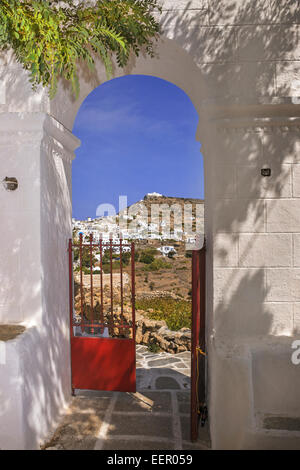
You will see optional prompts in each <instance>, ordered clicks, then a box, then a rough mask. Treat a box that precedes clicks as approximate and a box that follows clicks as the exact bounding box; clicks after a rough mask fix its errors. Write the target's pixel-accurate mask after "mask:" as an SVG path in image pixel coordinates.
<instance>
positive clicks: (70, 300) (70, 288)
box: [68, 238, 75, 395]
mask: <svg viewBox="0 0 300 470" xmlns="http://www.w3.org/2000/svg"><path fill="white" fill-rule="evenodd" d="M72 248H73V242H72V239H71V238H70V239H69V246H68V252H69V303H70V358H71V391H72V395H75V388H74V387H73V376H72V339H73V336H74V332H73V249H72Z"/></svg>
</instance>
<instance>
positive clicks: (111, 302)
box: [109, 237, 114, 328]
mask: <svg viewBox="0 0 300 470" xmlns="http://www.w3.org/2000/svg"><path fill="white" fill-rule="evenodd" d="M109 258H110V310H111V311H110V321H109V323H110V325H111V328H113V324H114V313H113V303H114V302H113V265H112V238H111V237H110V239H109Z"/></svg>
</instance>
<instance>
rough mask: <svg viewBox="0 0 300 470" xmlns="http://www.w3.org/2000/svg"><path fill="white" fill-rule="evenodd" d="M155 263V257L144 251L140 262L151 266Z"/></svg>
mask: <svg viewBox="0 0 300 470" xmlns="http://www.w3.org/2000/svg"><path fill="white" fill-rule="evenodd" d="M153 261H154V256H153V255H151V254H150V253H147V252H146V251H143V252H142V254H141V256H140V262H141V263H144V264H151V263H153Z"/></svg>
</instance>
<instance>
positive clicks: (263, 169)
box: [260, 168, 271, 176]
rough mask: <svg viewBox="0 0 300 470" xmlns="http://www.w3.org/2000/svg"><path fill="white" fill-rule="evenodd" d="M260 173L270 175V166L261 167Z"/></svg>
mask: <svg viewBox="0 0 300 470" xmlns="http://www.w3.org/2000/svg"><path fill="white" fill-rule="evenodd" d="M260 173H261V176H271V168H262V169H261V171H260Z"/></svg>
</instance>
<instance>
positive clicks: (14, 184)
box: [2, 176, 19, 191]
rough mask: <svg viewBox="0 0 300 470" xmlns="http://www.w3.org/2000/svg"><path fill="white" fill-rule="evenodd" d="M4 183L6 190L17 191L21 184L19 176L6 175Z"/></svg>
mask: <svg viewBox="0 0 300 470" xmlns="http://www.w3.org/2000/svg"><path fill="white" fill-rule="evenodd" d="M2 184H3V186H4V188H5V189H6V191H15V190H16V189H17V188H18V186H19V183H18V180H17V178H14V177H13V176H6V177H5V178H4V180H3V181H2Z"/></svg>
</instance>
